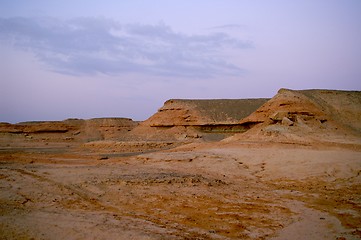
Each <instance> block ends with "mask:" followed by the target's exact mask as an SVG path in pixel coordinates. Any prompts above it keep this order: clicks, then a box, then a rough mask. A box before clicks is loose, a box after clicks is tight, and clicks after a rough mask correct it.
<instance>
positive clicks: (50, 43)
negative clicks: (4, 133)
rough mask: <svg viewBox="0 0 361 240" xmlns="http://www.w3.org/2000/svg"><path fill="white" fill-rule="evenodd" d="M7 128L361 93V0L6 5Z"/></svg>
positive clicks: (20, 1) (0, 47) (2, 83)
mask: <svg viewBox="0 0 361 240" xmlns="http://www.w3.org/2000/svg"><path fill="white" fill-rule="evenodd" d="M0 53H1V59H0V122H1V121H5V122H13V123H14V122H19V121H28V120H63V119H66V118H94V117H130V118H133V119H134V120H144V119H146V118H148V117H149V116H150V115H152V114H153V113H155V112H156V111H157V109H158V108H160V107H161V106H162V104H163V102H164V101H166V100H167V99H170V98H258V97H272V96H273V95H275V94H276V92H277V90H278V89H279V88H291V89H310V88H322V89H342V90H359V91H360V90H361V1H360V0H342V1H340V0H337V1H335V0H318V1H313V0H294V1H288V0H283V1H280V0H273V1H251V0H250V1H241V0H233V1H232V0H222V1H218V0H198V1H191V0H182V1H177V0H175V1H169V0H153V1H140V0H132V1H117V0H114V1H111V0H103V1H93V0H77V1H70V0H62V1H45V0H43V1H41V0H33V1H27V0H13V1H6V0H0Z"/></svg>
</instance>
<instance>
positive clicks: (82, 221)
mask: <svg viewBox="0 0 361 240" xmlns="http://www.w3.org/2000/svg"><path fill="white" fill-rule="evenodd" d="M0 189H1V191H0V203H1V204H0V239H272V240H281V239H295V240H297V239H298V240H301V239H335V240H336V239H337V240H344V239H348V240H349V239H361V227H360V226H361V92H360V91H341V90H320V89H313V90H290V89H280V90H279V91H278V93H277V94H276V95H275V96H274V97H272V98H270V99H268V98H259V99H209V100H195V99H194V100H189V99H170V100H168V101H166V102H165V103H164V105H163V106H162V107H161V108H159V110H158V112H156V113H155V114H154V115H152V116H151V117H150V118H148V119H147V120H145V121H141V122H138V121H133V120H132V119H129V118H121V117H119V118H96V119H88V120H83V119H67V120H64V121H44V122H22V123H17V124H11V123H0Z"/></svg>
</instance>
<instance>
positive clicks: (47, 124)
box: [0, 118, 138, 142]
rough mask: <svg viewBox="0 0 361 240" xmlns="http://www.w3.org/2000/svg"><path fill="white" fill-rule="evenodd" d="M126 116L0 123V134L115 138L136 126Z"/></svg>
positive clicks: (52, 138)
mask: <svg viewBox="0 0 361 240" xmlns="http://www.w3.org/2000/svg"><path fill="white" fill-rule="evenodd" d="M137 125H138V123H137V122H134V121H133V120H131V119H128V118H96V119H89V120H83V119H67V120H64V121H43V122H22V123H17V124H10V123H0V134H2V135H9V134H10V135H18V136H25V137H26V138H27V139H33V140H50V141H58V142H61V141H72V140H74V141H91V140H106V139H116V138H119V137H121V136H122V135H124V134H126V133H127V132H128V131H130V130H131V129H133V128H134V127H135V126H137Z"/></svg>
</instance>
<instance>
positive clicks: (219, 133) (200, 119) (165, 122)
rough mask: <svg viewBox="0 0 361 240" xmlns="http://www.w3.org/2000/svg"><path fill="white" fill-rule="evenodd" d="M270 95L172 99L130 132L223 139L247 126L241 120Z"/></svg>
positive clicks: (156, 136)
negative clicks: (243, 97) (240, 97)
mask: <svg viewBox="0 0 361 240" xmlns="http://www.w3.org/2000/svg"><path fill="white" fill-rule="evenodd" d="M268 100H269V99H213V100H185V99H171V100H168V101H166V102H165V103H164V106H163V107H161V108H160V109H159V110H158V112H157V113H155V114H154V115H153V116H151V117H150V118H149V119H147V120H146V121H144V122H142V123H141V124H140V125H139V126H138V127H136V128H135V129H134V130H132V131H131V132H130V135H131V136H132V137H138V138H140V139H143V138H145V139H148V140H155V139H158V140H159V139H162V140H169V139H172V140H197V139H206V140H220V139H222V138H224V137H228V136H230V135H232V134H235V133H237V132H244V131H246V130H247V128H245V126H243V125H241V124H239V121H240V120H241V119H242V118H244V117H246V116H248V115H249V114H251V113H252V112H254V111H255V110H256V109H257V108H259V107H260V106H261V105H262V104H264V103H265V102H267V101H268Z"/></svg>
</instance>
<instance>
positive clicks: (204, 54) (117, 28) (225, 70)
mask: <svg viewBox="0 0 361 240" xmlns="http://www.w3.org/2000/svg"><path fill="white" fill-rule="evenodd" d="M0 39H1V40H3V41H6V42H8V43H10V44H11V45H13V46H15V47H16V48H21V49H24V50H29V51H32V52H33V53H34V54H35V55H36V56H37V58H38V59H39V60H40V61H42V62H44V63H46V64H48V66H49V67H50V68H51V70H53V71H56V72H61V73H65V74H70V75H92V74H97V73H104V74H107V75H116V74H121V73H127V72H137V73H145V74H154V75H165V76H168V75H169V76H180V77H212V76H216V75H224V74H230V75H237V74H241V73H242V69H241V68H240V67H238V66H236V65H234V64H232V63H230V62H228V61H227V60H226V59H224V58H223V57H221V53H222V50H223V49H226V48H231V49H244V48H250V47H252V43H251V42H248V41H243V40H239V39H236V38H233V37H231V36H229V35H227V34H225V33H214V34H210V35H186V34H182V33H176V32H174V31H173V30H172V29H171V28H170V27H169V26H167V25H165V24H164V23H159V24H157V25H145V24H120V23H119V22H116V21H112V20H110V19H104V18H76V19H71V20H67V21H62V20H59V19H54V18H0Z"/></svg>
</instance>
